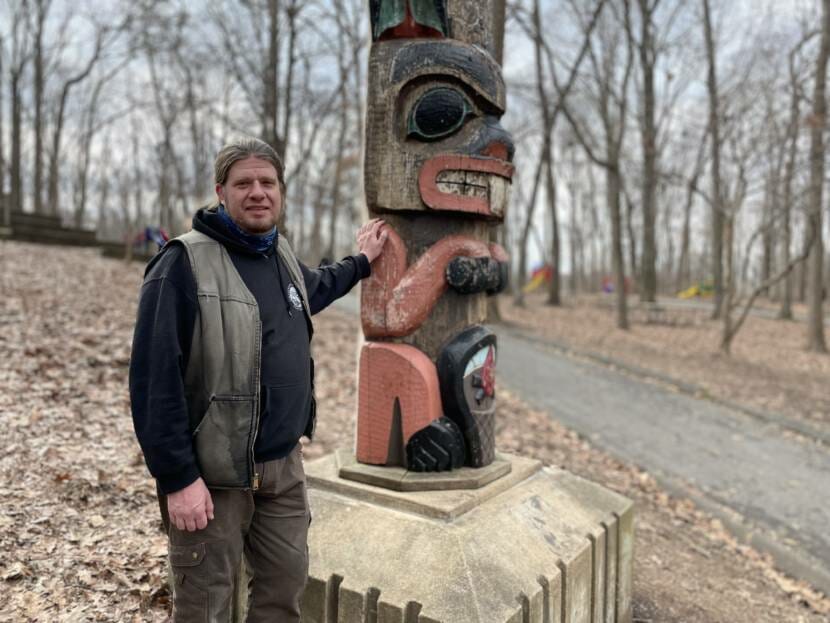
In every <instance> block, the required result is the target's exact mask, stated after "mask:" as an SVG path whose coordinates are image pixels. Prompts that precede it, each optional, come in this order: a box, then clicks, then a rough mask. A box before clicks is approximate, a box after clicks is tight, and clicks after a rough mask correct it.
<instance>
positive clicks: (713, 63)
mask: <svg viewBox="0 0 830 623" xmlns="http://www.w3.org/2000/svg"><path fill="white" fill-rule="evenodd" d="M703 32H704V39H705V41H706V58H707V61H708V64H709V70H708V74H707V77H706V90H707V92H708V95H709V132H710V135H711V138H712V145H711V150H712V156H711V157H712V223H711V226H712V232H711V245H712V246H711V254H712V255H711V262H712V280H713V286H714V294H715V301H714V302H715V306H714V309H713V311H712V317H713V318H717V317H718V316H719V315H720V312H721V305H722V302H723V220H724V215H723V195H722V191H721V167H720V151H721V137H720V103H719V95H718V77H717V58H716V56H715V42H714V36H713V34H712V17H711V14H710V9H709V0H703Z"/></svg>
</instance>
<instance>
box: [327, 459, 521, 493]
mask: <svg viewBox="0 0 830 623" xmlns="http://www.w3.org/2000/svg"><path fill="white" fill-rule="evenodd" d="M336 455H337V464H338V466H339V474H340V477H341V478H345V479H346V480H356V481H357V482H362V483H365V484H367V485H375V486H376V487H383V488H384V489H394V490H395V491H448V490H451V489H452V490H455V489H480V488H481V487H483V486H484V485H488V484H490V483H491V482H493V481H494V480H496V479H498V478H501V477H502V476H506V475H507V474H509V473H510V468H511V464H510V461H506V460H504V459H502V458H497V459H496V460H495V461H493V462H492V463H490V465H487V466H485V467H481V468H479V469H473V468H472V467H462V468H461V469H454V470H452V471H449V472H411V471H409V470H407V469H406V468H404V467H384V466H382V465H366V464H365V463H358V462H357V459H355V456H354V454H352V453H351V452H349V451H348V450H338V451H337V453H336Z"/></svg>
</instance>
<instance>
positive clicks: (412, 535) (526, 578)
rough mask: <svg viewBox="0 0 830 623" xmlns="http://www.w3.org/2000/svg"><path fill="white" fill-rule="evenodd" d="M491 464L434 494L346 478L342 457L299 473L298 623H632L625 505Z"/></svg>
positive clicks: (540, 471)
mask: <svg viewBox="0 0 830 623" xmlns="http://www.w3.org/2000/svg"><path fill="white" fill-rule="evenodd" d="M498 458H499V460H500V461H504V462H506V463H508V464H509V466H510V469H509V471H507V473H506V474H505V475H502V476H501V477H499V478H497V479H495V480H492V481H491V482H489V483H486V484H480V485H479V486H478V488H467V489H449V490H439V491H435V490H420V491H400V490H394V489H389V488H385V487H381V486H377V485H372V484H366V483H365V482H359V481H356V480H353V479H348V478H342V477H341V475H340V474H341V470H342V469H345V472H344V473H348V472H349V470H350V469H351V470H352V472H351V473H350V474H349V475H352V477H353V471H354V458H353V456H352V455H351V454H350V453H347V452H343V451H341V452H337V453H335V454H332V455H328V456H326V457H324V458H322V459H319V460H317V461H313V462H309V463H308V464H306V473H307V475H308V480H309V485H310V496H311V508H312V513H313V516H314V517H313V521H312V524H311V532H310V536H309V547H310V551H311V567H310V570H309V582H308V587H307V589H306V593H305V597H304V601H303V621H304V622H305V623H335V622H342V623H351V622H354V623H363V622H366V621H373V622H374V621H377V623H390V622H395V623H415V622H423V623H432V622H438V621H441V622H444V623H466V622H468V621H469V622H473V621H476V622H482V623H483V622H494V623H495V622H499V623H500V622H503V621H510V622H516V623H523V622H528V623H537V622H538V623H543V622H544V623H612V622H621V623H629V622H630V621H631V571H632V561H633V557H632V545H633V535H634V514H633V505H632V503H631V502H630V501H629V500H627V499H625V498H623V497H622V496H620V495H617V494H615V493H613V492H611V491H608V490H606V489H604V488H602V487H600V486H598V485H596V484H594V483H591V482H588V481H586V480H583V479H581V478H577V477H576V476H573V475H572V474H569V473H568V472H566V471H564V470H560V469H556V468H549V467H542V465H541V463H539V462H538V461H533V460H529V459H524V458H521V457H517V456H510V455H499V457H498ZM500 471H505V470H504V469H502V470H500ZM442 477H443V478H446V477H447V474H443V475H442ZM462 477H463V476H462ZM467 477H469V475H468V476H467Z"/></svg>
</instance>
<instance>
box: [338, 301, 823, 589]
mask: <svg viewBox="0 0 830 623" xmlns="http://www.w3.org/2000/svg"><path fill="white" fill-rule="evenodd" d="M338 307H341V308H342V309H345V310H347V311H351V312H356V310H357V301H356V298H355V297H348V298H346V299H344V300H341V301H340V302H338ZM495 330H496V332H497V334H498V336H499V353H498V377H499V378H500V379H501V381H502V382H504V383H505V384H506V385H507V386H509V387H510V388H511V389H512V390H514V391H515V393H516V394H517V395H519V396H521V397H522V398H523V399H524V400H525V401H526V402H527V403H528V404H530V405H532V406H534V407H536V408H539V409H542V410H545V411H547V412H548V413H550V414H551V415H552V416H553V417H555V418H556V419H557V420H559V421H560V422H562V423H563V424H565V425H566V426H568V427H569V428H571V429H572V430H575V431H577V432H578V433H580V434H582V435H583V436H585V437H587V438H589V439H591V440H592V441H593V443H594V444H595V445H596V446H598V447H601V448H603V449H605V450H607V451H608V452H610V453H611V454H613V455H615V456H617V457H618V458H620V459H622V460H624V461H627V462H630V463H634V464H636V465H638V466H640V467H642V468H644V469H646V470H647V471H649V472H650V473H652V474H653V475H655V476H656V477H657V478H658V479H659V480H660V481H661V482H663V483H664V484H665V485H668V486H669V487H670V488H671V489H673V490H675V491H676V492H681V493H684V494H686V493H688V491H687V485H691V486H692V487H693V488H694V489H695V490H696V491H697V492H699V493H692V496H693V497H694V498H695V499H696V501H697V502H699V503H701V504H702V505H703V506H704V507H705V508H706V509H707V510H709V511H711V512H715V513H716V514H718V515H720V516H721V517H722V518H723V519H725V520H726V522H727V525H730V526H731V527H732V528H733V529H734V530H735V531H736V532H738V533H739V534H741V533H742V536H744V537H747V538H748V539H749V540H750V541H751V542H752V543H753V544H754V545H756V546H757V547H758V548H759V549H765V550H767V551H769V552H770V553H772V554H773V555H774V556H775V557H776V560H777V562H778V564H779V566H781V567H782V568H784V569H785V570H786V571H789V572H790V573H791V574H792V575H794V576H796V577H800V578H803V579H806V580H809V581H811V582H812V583H813V584H814V585H816V586H817V587H819V588H821V589H823V590H824V592H826V593H828V594H830V530H828V527H830V448H829V447H828V446H826V445H821V444H818V443H814V442H812V441H810V440H807V439H805V438H803V437H799V436H797V435H794V434H792V433H789V432H785V431H783V430H782V429H781V428H779V427H778V426H776V425H775V424H770V423H764V422H761V421H759V420H757V419H755V418H752V417H750V416H748V415H745V414H743V413H741V412H738V411H734V410H730V409H728V408H726V407H723V406H720V405H717V404H715V403H713V402H710V401H707V400H701V399H697V398H694V397H691V396H688V395H686V394H682V393H677V392H673V391H670V390H669V389H667V388H665V387H663V386H660V385H657V384H654V383H651V382H648V381H644V380H640V379H639V378H637V377H636V376H633V375H630V374H625V373H622V372H619V371H616V370H614V369H611V368H609V367H606V366H603V365H600V364H597V363H593V362H589V361H586V360H580V359H576V358H574V357H571V356H568V355H566V354H563V353H562V352H561V351H559V350H558V349H557V348H556V347H555V346H553V345H546V343H545V342H544V341H542V340H540V339H539V338H537V337H536V336H531V335H529V334H526V333H523V332H521V331H517V330H515V329H512V328H506V327H502V326H499V327H497V328H496V329H495ZM732 511H734V512H737V513H738V514H739V515H740V517H739V518H738V519H737V520H736V521H730V517H732V516H733V512H732Z"/></svg>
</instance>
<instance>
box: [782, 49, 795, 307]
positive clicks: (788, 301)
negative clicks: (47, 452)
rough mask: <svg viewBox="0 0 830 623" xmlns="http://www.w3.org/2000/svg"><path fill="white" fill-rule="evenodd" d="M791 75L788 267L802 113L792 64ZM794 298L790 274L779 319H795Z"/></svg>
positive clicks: (784, 246)
mask: <svg viewBox="0 0 830 623" xmlns="http://www.w3.org/2000/svg"><path fill="white" fill-rule="evenodd" d="M790 75H791V77H792V82H791V84H792V89H793V92H792V96H791V99H790V121H789V127H788V128H787V130H788V131H787V139H788V141H789V145H788V147H789V153H788V154H787V164H786V167H785V170H784V200H783V206H782V208H783V211H784V214H783V232H782V233H783V240H782V241H781V265H782V266H787V265H788V264H789V263H790V247H791V246H792V214H793V178H794V177H795V161H796V156H797V154H798V126H799V117H800V115H801V113H800V97H799V92H798V87H797V85H796V78H795V72H794V70H793V68H792V61H791V64H790ZM792 298H793V276H792V273H788V274H787V276H786V277H785V278H784V288H783V292H782V295H781V309H780V311H779V312H778V317H779V318H780V319H782V320H792V319H793V309H792Z"/></svg>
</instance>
